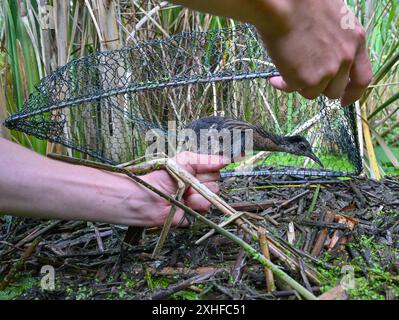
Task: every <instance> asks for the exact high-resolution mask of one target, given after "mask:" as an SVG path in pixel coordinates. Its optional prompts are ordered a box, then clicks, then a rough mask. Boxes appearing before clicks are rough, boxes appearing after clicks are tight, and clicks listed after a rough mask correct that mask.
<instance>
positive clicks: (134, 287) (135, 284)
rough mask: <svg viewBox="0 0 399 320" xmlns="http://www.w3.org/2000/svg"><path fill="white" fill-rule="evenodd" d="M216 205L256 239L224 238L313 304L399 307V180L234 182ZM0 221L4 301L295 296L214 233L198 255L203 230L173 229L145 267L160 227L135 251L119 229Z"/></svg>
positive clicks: (218, 217)
mask: <svg viewBox="0 0 399 320" xmlns="http://www.w3.org/2000/svg"><path fill="white" fill-rule="evenodd" d="M221 197H222V198H223V199H224V200H225V201H227V202H228V203H229V204H230V205H231V207H232V208H234V209H235V210H238V211H244V214H243V215H241V216H240V219H242V220H243V221H246V223H249V224H250V225H251V228H253V227H255V228H258V230H260V234H261V235H262V239H261V241H259V240H258V239H254V237H251V236H249V235H248V234H247V233H246V232H245V229H242V228H240V227H237V226H236V225H233V224H225V227H224V228H225V229H226V230H228V231H230V232H232V233H234V234H235V235H236V236H239V237H240V238H242V239H243V240H244V241H246V242H248V243H249V244H250V245H251V246H252V247H254V248H256V249H257V250H259V252H261V251H262V252H266V250H267V253H268V254H270V259H271V261H272V262H273V263H274V264H276V265H278V266H279V267H280V268H281V269H282V270H284V271H285V272H286V273H288V274H289V275H290V276H291V277H292V278H294V279H295V280H296V281H298V282H299V283H300V284H301V285H303V286H304V287H305V288H307V290H308V291H309V292H311V293H313V294H314V295H316V296H321V295H322V294H323V293H324V295H323V296H322V297H323V298H325V297H332V298H336V299H338V298H340V299H343V298H347V299H397V297H398V294H399V262H398V258H399V237H398V235H399V219H398V218H399V179H397V178H396V179H393V178H392V179H389V178H387V179H384V180H382V181H381V182H377V181H374V180H370V179H360V178H359V179H353V180H345V179H342V180H337V179H334V180H329V179H323V180H319V179H318V180H314V181H313V180H306V181H305V180H303V179H302V180H300V179H296V178H294V177H291V176H278V177H276V176H265V177H245V178H237V177H234V178H228V179H225V180H223V181H222V182H221ZM207 218H209V219H210V220H212V221H213V222H214V223H216V224H221V223H223V222H224V221H226V219H227V218H228V217H226V216H224V215H223V214H222V213H221V212H219V211H218V210H216V209H211V210H210V213H209V214H208V215H207ZM0 221H1V225H0V258H1V261H2V264H1V266H0V284H1V286H2V287H3V290H1V291H0V299H2V298H17V299H298V298H299V297H300V296H299V295H298V292H296V291H295V290H292V288H291V287H290V286H287V285H286V284H285V283H282V282H281V281H279V279H278V277H273V274H270V270H269V269H268V268H265V267H264V266H263V265H261V264H260V263H259V262H257V261H256V260H253V259H250V256H248V255H247V253H246V252H245V251H244V250H242V248H240V247H238V246H237V245H236V244H235V243H233V242H232V241H231V240H229V239H227V238H225V237H224V236H222V235H219V234H213V235H212V236H211V237H209V238H207V239H206V240H203V241H201V242H200V244H198V245H197V244H196V241H197V240H199V239H201V238H202V237H203V236H204V235H205V234H207V233H208V232H209V231H210V229H209V227H207V226H206V225H205V224H203V223H201V222H197V223H195V224H194V225H193V226H192V227H191V228H190V229H172V230H171V234H170V235H169V237H168V238H167V240H166V241H165V244H164V246H163V248H162V251H161V252H160V255H159V256H158V257H157V258H156V259H153V258H152V257H151V256H152V252H153V250H154V248H155V245H156V243H157V241H158V237H159V233H160V230H161V228H150V229H147V231H146V234H145V236H144V237H143V239H141V240H140V243H139V245H136V246H131V245H128V244H126V243H124V242H123V238H124V235H125V233H126V230H127V228H126V227H124V226H114V225H107V224H104V223H86V222H81V221H66V222H60V221H40V220H33V219H27V218H15V217H8V216H5V217H3V218H2V220H0ZM265 231H266V232H265ZM265 234H266V235H265ZM265 239H266V240H265ZM265 246H267V247H265ZM260 247H262V248H260ZM261 249H262V250H261ZM31 251H33V252H31ZM24 252H29V253H30V254H29V255H24ZM16 266H18V268H17V269H16ZM43 266H51V267H53V268H54V271H55V274H54V275H55V277H54V279H55V290H52V291H49V290H44V289H42V288H41V286H40V283H41V280H42V278H43V276H45V274H44V273H43V274H42V273H41V270H42V267H43ZM10 272H11V273H12V275H13V277H12V279H11V278H10V277H7V275H9V274H10ZM265 272H266V274H265ZM26 283H28V284H29V285H26ZM21 286H23V290H21ZM336 288H339V290H338V289H336ZM337 290H338V291H337ZM344 291H345V292H344ZM337 292H338V293H337Z"/></svg>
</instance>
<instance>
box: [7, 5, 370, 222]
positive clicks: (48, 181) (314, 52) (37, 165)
mask: <svg viewBox="0 0 399 320" xmlns="http://www.w3.org/2000/svg"><path fill="white" fill-rule="evenodd" d="M174 2H175V3H178V4H182V5H185V6H187V7H190V8H192V9H197V10H200V11H204V12H208V13H212V14H217V15H221V16H227V17H231V18H235V19H238V20H241V21H244V22H249V23H252V24H254V25H255V26H256V27H257V29H258V30H259V32H260V34H261V35H262V37H263V40H264V44H265V46H266V48H267V49H268V52H269V53H270V55H271V57H272V60H273V62H274V63H275V64H276V66H277V68H278V70H279V72H280V74H281V77H274V78H272V79H271V80H270V82H271V84H272V85H273V86H274V87H276V88H278V89H280V90H283V91H287V92H291V91H298V92H299V93H300V94H302V95H303V96H304V97H306V98H310V99H312V98H315V97H317V96H318V95H319V94H322V93H323V94H325V95H326V96H327V97H329V98H336V99H341V100H342V103H343V104H344V105H347V104H350V103H352V102H354V101H356V100H357V99H358V98H360V96H361V95H362V93H363V92H364V90H365V89H366V88H367V86H368V84H369V83H370V81H371V77H372V72H371V64H370V61H369V58H368V55H367V51H366V46H365V33H364V30H363V28H362V27H361V26H360V24H359V22H358V21H357V20H356V19H355V18H354V17H353V19H354V25H355V28H354V29H349V30H345V29H343V28H341V24H340V22H341V18H342V16H343V15H342V13H341V10H342V7H343V6H344V4H343V2H342V0H328V1H321V0H217V1H216V0H175V1H174ZM215 157H216V156H205V155H201V156H198V155H195V154H192V153H187V152H186V153H183V154H180V155H178V156H177V159H176V161H177V162H178V163H179V164H180V165H182V166H183V167H184V168H185V169H186V170H188V171H189V172H191V173H192V174H194V175H195V176H196V177H197V178H198V179H199V180H200V181H202V182H204V183H205V185H207V186H208V187H209V188H210V189H211V190H212V191H214V192H218V190H219V187H218V184H217V181H218V177H219V170H220V169H221V168H222V167H223V166H224V165H225V164H226V161H225V160H223V159H221V158H215ZM199 163H201V164H199ZM204 163H205V164H204ZM142 178H143V179H144V180H145V181H147V182H149V183H151V184H152V185H154V186H155V187H156V188H158V189H160V190H161V191H163V192H164V193H166V194H169V195H172V194H174V193H175V192H176V189H177V184H176V182H175V181H174V179H173V178H172V177H171V176H170V175H169V174H168V173H167V172H166V171H165V170H158V171H155V172H153V173H150V174H148V175H145V176H143V177H142ZM184 202H185V204H186V205H188V206H190V207H191V208H193V209H194V210H198V211H201V212H206V211H207V210H208V209H209V207H210V204H209V202H207V201H206V200H205V199H204V198H203V197H202V196H201V195H199V194H197V193H196V192H194V191H193V190H191V189H189V190H187V191H186V193H185V196H184ZM170 207H171V205H170V204H169V203H168V202H167V201H165V200H163V199H162V198H160V197H159V196H157V195H155V194H154V193H152V192H151V191H148V190H147V189H145V188H144V187H142V186H139V185H138V184H136V183H135V182H133V181H131V180H130V179H128V178H127V177H125V176H123V175H119V174H112V173H109V172H104V171H101V170H96V169H92V168H88V167H84V166H78V165H72V164H67V163H63V162H59V161H54V160H51V159H47V158H45V157H42V156H40V155H37V154H35V153H34V152H32V151H29V150H26V149H24V148H23V147H21V146H18V145H16V144H14V143H11V142H9V141H6V140H5V139H1V138H0V213H7V214H11V215H17V216H28V217H35V218H49V219H50V218H52V219H62V220H87V221H103V222H108V223H113V224H122V225H131V226H158V225H162V224H163V222H164V220H165V218H166V216H167V214H168V212H169V210H170ZM182 215H183V212H182V211H181V210H179V211H178V212H177V214H176V216H175V220H174V224H177V223H178V222H179V221H181V219H182Z"/></svg>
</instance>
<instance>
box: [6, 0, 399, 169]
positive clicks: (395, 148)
mask: <svg viewBox="0 0 399 320" xmlns="http://www.w3.org/2000/svg"><path fill="white" fill-rule="evenodd" d="M104 3H105V4H106V5H104ZM348 4H349V5H350V6H351V7H352V8H353V9H354V11H355V12H356V15H357V16H358V17H359V18H360V20H361V21H362V23H363V25H364V26H365V27H366V30H367V34H368V48H369V53H370V57H371V59H372V63H373V71H374V79H373V82H372V84H371V85H370V88H369V90H368V91H367V92H366V93H365V95H364V96H363V97H362V99H361V100H360V102H359V104H358V106H357V107H358V113H359V114H361V117H362V119H363V121H362V120H359V124H360V126H361V127H362V128H363V129H364V131H363V132H362V136H364V137H365V141H364V143H362V151H363V154H364V160H365V165H366V168H367V170H368V172H369V173H370V175H371V176H374V177H375V176H376V172H375V171H376V170H378V174H382V175H384V174H399V160H398V159H399V77H398V65H399V63H398V62H399V39H398V28H399V15H398V14H399V8H398V3H397V0H382V1H381V0H380V1H376V0H354V1H348ZM235 26H236V22H234V21H232V20H230V19H225V18H220V17H214V16H210V15H207V14H201V13H197V12H193V11H191V10H188V9H185V8H181V7H179V6H176V5H174V4H171V3H168V2H166V1H153V0H138V1H133V0H119V1H118V0H116V1H103V0H71V1H68V2H67V1H63V0H53V1H50V0H3V1H2V4H1V7H0V121H1V122H2V121H3V120H4V119H5V118H6V117H7V116H8V115H10V114H12V113H14V112H16V111H17V110H19V109H20V108H21V107H22V105H23V103H24V101H25V100H26V99H27V97H28V96H29V93H30V92H32V91H33V89H34V86H35V85H36V84H38V82H39V81H40V79H41V78H42V77H44V76H45V75H48V74H50V73H51V72H52V71H54V70H55V69H56V68H57V67H58V66H61V65H64V64H65V63H67V62H68V61H70V60H72V59H75V58H79V57H82V56H85V55H87V54H89V53H91V52H94V51H98V50H102V51H103V50H112V49H116V48H120V47H123V46H129V45H134V44H135V43H137V42H138V41H142V40H148V39H155V38H161V37H167V36H169V35H172V34H175V33H178V32H181V31H187V32H190V31H208V30H214V29H220V28H226V27H229V28H234V27H235ZM244 94H245V92H244ZM271 103H273V101H271ZM271 107H272V108H274V109H278V105H272V106H271ZM155 111H156V110H155ZM189 112H190V110H189ZM255 112H257V113H260V112H261V110H258V111H255ZM191 113H194V111H193V110H191ZM244 115H245V114H244ZM365 121H367V123H366V122H365ZM362 122H363V125H362ZM368 131H369V132H370V133H371V137H372V140H371V141H370V140H367V137H368ZM0 135H1V136H3V137H6V138H8V139H11V140H13V141H15V142H18V143H20V144H22V145H24V146H26V147H29V148H31V149H33V150H35V151H37V152H40V153H42V154H45V153H46V152H48V151H50V150H51V149H52V148H53V146H52V145H50V144H48V143H47V142H45V141H42V140H38V139H36V138H33V137H30V136H27V135H25V134H23V133H19V132H13V133H10V132H8V131H7V130H6V129H5V128H4V127H0ZM362 142H363V141H362ZM363 149H364V150H363ZM374 153H375V154H376V156H377V160H378V164H377V166H375V167H374V169H373V166H372V164H373V163H370V162H369V158H372V157H373V154H374ZM370 164H371V165H370Z"/></svg>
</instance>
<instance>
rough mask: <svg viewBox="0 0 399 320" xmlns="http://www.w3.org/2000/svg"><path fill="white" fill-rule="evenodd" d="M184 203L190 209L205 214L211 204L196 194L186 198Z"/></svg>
mask: <svg viewBox="0 0 399 320" xmlns="http://www.w3.org/2000/svg"><path fill="white" fill-rule="evenodd" d="M185 203H186V205H187V206H189V207H190V208H191V209H193V210H196V211H199V212H202V213H204V212H207V211H208V210H209V208H210V207H211V203H210V202H209V201H208V200H206V199H205V198H204V197H203V196H201V195H200V194H198V193H193V194H191V195H190V196H188V197H186V199H185Z"/></svg>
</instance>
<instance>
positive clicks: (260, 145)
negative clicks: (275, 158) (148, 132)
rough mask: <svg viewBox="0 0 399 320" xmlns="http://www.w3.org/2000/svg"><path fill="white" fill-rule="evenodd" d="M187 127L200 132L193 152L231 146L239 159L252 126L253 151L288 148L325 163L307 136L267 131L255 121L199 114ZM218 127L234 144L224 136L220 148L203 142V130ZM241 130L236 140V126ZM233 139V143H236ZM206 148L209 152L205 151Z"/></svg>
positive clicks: (291, 151)
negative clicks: (226, 140)
mask: <svg viewBox="0 0 399 320" xmlns="http://www.w3.org/2000/svg"><path fill="white" fill-rule="evenodd" d="M186 129H191V130H193V131H194V132H195V134H196V136H197V149H196V150H193V149H191V150H190V151H194V152H201V153H206V154H219V155H222V154H225V155H226V153H223V152H224V150H225V149H226V148H229V149H227V150H229V151H230V152H231V154H230V155H231V157H232V159H236V158H237V157H239V156H240V155H243V152H244V150H245V143H246V141H245V139H246V138H245V134H244V131H245V130H252V135H253V149H254V151H278V152H287V153H291V154H295V155H298V156H305V157H308V158H310V159H312V160H313V161H315V162H316V163H318V164H319V165H320V166H321V167H323V163H322V162H321V161H320V159H319V158H318V157H317V156H316V155H315V154H314V152H313V150H312V146H311V145H310V143H309V142H308V141H307V140H306V138H304V137H301V136H279V135H275V134H272V133H270V132H267V131H266V130H264V129H262V128H261V127H259V126H255V125H252V124H250V123H247V122H245V121H242V120H238V119H233V118H227V117H218V116H211V117H205V118H200V119H198V120H195V121H193V122H192V123H190V124H189V125H187V126H186ZM211 129H215V130H217V131H218V132H221V130H223V129H227V130H229V132H230V134H231V136H230V142H231V145H230V146H228V145H226V144H224V145H223V140H222V139H219V142H220V148H219V149H216V150H212V149H211V148H210V146H209V145H205V146H204V142H207V141H206V140H203V139H204V137H203V138H202V139H201V133H202V134H204V133H206V132H207V131H209V130H211ZM234 129H236V130H242V131H241V139H238V140H239V141H238V143H237V142H234V135H233V130H234ZM205 138H207V139H208V142H209V140H210V139H211V138H210V136H205ZM233 142H234V143H233ZM204 151H206V152H204Z"/></svg>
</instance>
